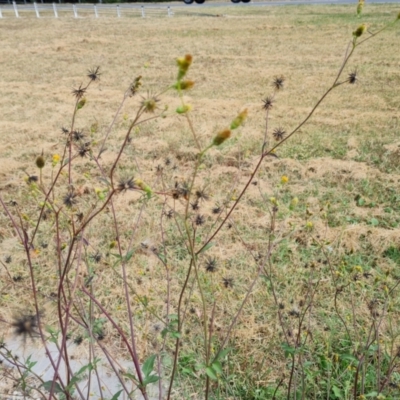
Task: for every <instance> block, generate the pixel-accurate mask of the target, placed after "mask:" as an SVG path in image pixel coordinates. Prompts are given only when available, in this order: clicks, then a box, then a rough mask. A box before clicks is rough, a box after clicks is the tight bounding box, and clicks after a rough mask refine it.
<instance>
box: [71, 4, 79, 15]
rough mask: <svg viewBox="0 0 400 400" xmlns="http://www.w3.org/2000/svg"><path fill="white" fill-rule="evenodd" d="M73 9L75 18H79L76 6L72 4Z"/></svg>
mask: <svg viewBox="0 0 400 400" xmlns="http://www.w3.org/2000/svg"><path fill="white" fill-rule="evenodd" d="M72 9H73V10H74V17H75V18H78V10H77V9H76V5H75V4H72Z"/></svg>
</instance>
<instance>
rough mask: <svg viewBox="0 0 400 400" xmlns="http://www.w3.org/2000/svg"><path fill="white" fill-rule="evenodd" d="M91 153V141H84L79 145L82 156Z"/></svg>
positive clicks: (79, 152)
mask: <svg viewBox="0 0 400 400" xmlns="http://www.w3.org/2000/svg"><path fill="white" fill-rule="evenodd" d="M88 153H90V142H87V143H83V144H81V145H80V146H79V147H78V154H79V155H80V156H81V157H86V156H87V154H88Z"/></svg>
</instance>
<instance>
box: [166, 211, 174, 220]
mask: <svg viewBox="0 0 400 400" xmlns="http://www.w3.org/2000/svg"><path fill="white" fill-rule="evenodd" d="M165 216H166V217H167V218H168V219H172V218H173V216H174V210H169V211H168V212H166V213H165Z"/></svg>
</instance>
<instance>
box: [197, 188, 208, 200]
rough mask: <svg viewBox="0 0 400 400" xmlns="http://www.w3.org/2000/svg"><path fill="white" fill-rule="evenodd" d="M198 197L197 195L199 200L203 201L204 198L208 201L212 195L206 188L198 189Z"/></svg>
mask: <svg viewBox="0 0 400 400" xmlns="http://www.w3.org/2000/svg"><path fill="white" fill-rule="evenodd" d="M196 197H197V200H200V201H202V200H204V201H207V200H208V199H209V198H210V196H209V195H208V194H207V192H206V189H205V188H202V189H199V190H196Z"/></svg>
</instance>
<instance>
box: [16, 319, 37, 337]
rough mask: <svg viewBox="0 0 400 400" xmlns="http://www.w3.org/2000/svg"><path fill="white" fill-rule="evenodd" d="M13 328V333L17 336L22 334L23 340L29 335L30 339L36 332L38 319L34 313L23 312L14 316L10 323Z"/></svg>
mask: <svg viewBox="0 0 400 400" xmlns="http://www.w3.org/2000/svg"><path fill="white" fill-rule="evenodd" d="M11 325H12V326H13V327H14V328H15V329H14V334H15V335H17V336H23V337H24V341H26V337H27V336H28V335H29V337H30V338H31V339H33V336H36V335H37V334H38V332H37V331H36V329H37V328H38V319H37V315H36V314H23V315H21V316H18V317H15V319H14V322H13V323H12V324H11Z"/></svg>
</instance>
